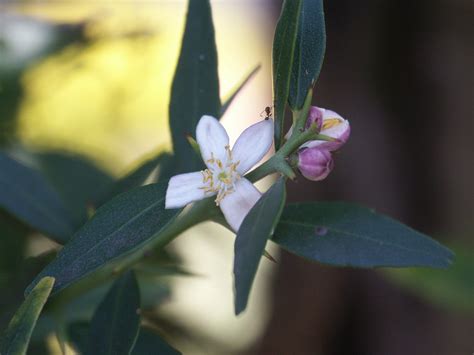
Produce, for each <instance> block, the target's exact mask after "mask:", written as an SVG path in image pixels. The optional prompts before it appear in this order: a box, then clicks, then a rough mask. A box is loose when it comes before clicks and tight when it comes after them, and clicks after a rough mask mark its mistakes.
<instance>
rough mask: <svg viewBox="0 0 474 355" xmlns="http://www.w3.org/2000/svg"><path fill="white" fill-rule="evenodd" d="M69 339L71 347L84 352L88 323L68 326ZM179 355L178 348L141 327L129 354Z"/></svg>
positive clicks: (86, 342)
mask: <svg viewBox="0 0 474 355" xmlns="http://www.w3.org/2000/svg"><path fill="white" fill-rule="evenodd" d="M68 335H69V340H70V341H71V343H72V345H73V347H74V348H75V349H76V350H77V351H78V352H79V353H81V354H86V349H87V344H88V341H89V340H88V336H89V324H87V323H86V322H76V323H73V324H71V325H70V326H69V328H68ZM155 354H159V355H179V354H181V353H180V352H179V351H178V350H176V349H174V348H173V347H171V346H170V345H169V344H167V343H166V342H165V341H164V340H163V339H161V337H160V336H159V335H158V334H156V333H155V332H154V331H152V330H150V329H148V328H145V327H142V328H140V333H139V334H138V338H137V341H136V343H135V346H134V347H133V350H132V352H131V355H155Z"/></svg>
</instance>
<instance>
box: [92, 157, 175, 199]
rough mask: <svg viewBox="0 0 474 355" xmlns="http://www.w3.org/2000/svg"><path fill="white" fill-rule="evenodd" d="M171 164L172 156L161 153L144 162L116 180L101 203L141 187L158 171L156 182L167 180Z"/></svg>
mask: <svg viewBox="0 0 474 355" xmlns="http://www.w3.org/2000/svg"><path fill="white" fill-rule="evenodd" d="M172 162H173V156H172V155H171V154H169V153H166V152H165V153H161V154H158V155H157V156H155V157H153V158H151V159H148V160H146V161H145V162H143V163H142V164H140V165H139V166H138V167H137V168H136V169H134V170H132V171H131V172H130V173H128V174H127V175H125V176H124V177H122V178H120V179H119V180H117V181H116V182H115V183H114V184H113V185H112V186H111V188H110V189H109V191H108V192H107V193H106V194H105V196H104V197H103V198H102V199H101V201H102V203H104V202H106V201H108V200H110V199H111V198H113V197H115V196H117V195H120V194H121V193H123V192H126V191H128V190H131V189H132V188H134V187H139V186H141V185H142V184H143V183H144V182H145V181H146V180H147V179H148V178H149V177H150V175H151V174H152V173H153V172H154V171H156V170H158V176H159V178H157V179H154V180H155V181H158V180H159V179H167V178H169V177H170V175H171V174H170V172H171V169H172V167H171V163H172ZM102 203H100V204H99V205H101V204H102Z"/></svg>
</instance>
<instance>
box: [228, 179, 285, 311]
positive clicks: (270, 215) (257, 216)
mask: <svg viewBox="0 0 474 355" xmlns="http://www.w3.org/2000/svg"><path fill="white" fill-rule="evenodd" d="M285 199H286V190H285V180H284V179H283V178H280V179H279V180H278V181H277V182H276V183H275V184H274V185H273V186H272V187H271V188H270V189H269V190H268V191H267V192H266V193H264V194H263V195H262V197H261V198H260V199H259V200H258V202H257V203H256V204H255V206H254V207H253V208H252V209H251V210H250V212H249V213H248V215H247V216H246V217H245V219H244V221H243V222H242V225H241V226H240V229H239V231H238V232H237V237H236V239H235V245H234V253H235V258H234V285H235V313H236V314H239V313H241V312H242V311H243V310H245V308H246V307H247V301H248V298H249V294H250V289H251V288H252V283H253V279H254V278H255V274H256V273H257V268H258V264H259V262H260V258H261V256H262V254H263V253H264V252H265V245H266V243H267V240H268V238H270V236H271V235H272V233H273V230H274V228H275V226H276V225H277V223H278V219H279V218H280V215H281V212H282V210H283V206H284V204H285Z"/></svg>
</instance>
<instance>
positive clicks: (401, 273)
mask: <svg viewBox="0 0 474 355" xmlns="http://www.w3.org/2000/svg"><path fill="white" fill-rule="evenodd" d="M452 250H454V252H455V253H456V259H455V260H454V263H453V265H451V267H450V268H449V269H448V270H433V269H427V268H417V269H388V270H385V272H384V275H386V276H387V277H388V278H389V279H390V280H391V281H392V282H394V283H396V284H397V285H399V286H401V287H403V288H405V289H407V290H409V291H411V292H412V293H415V294H416V295H417V296H419V297H422V298H423V299H425V300H427V301H430V302H432V303H434V304H436V305H439V306H442V307H445V308H447V309H449V310H456V311H459V312H464V314H466V313H470V314H474V303H473V302H472V300H474V278H473V277H472V275H474V249H473V248H472V246H468V245H462V246H461V245H458V246H453V248H452Z"/></svg>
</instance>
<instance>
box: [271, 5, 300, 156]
mask: <svg viewBox="0 0 474 355" xmlns="http://www.w3.org/2000/svg"><path fill="white" fill-rule="evenodd" d="M301 2H302V0H285V2H284V4H283V9H282V12H281V15H280V19H279V20H278V24H277V27H276V30H275V37H274V39H273V100H274V104H275V149H277V150H278V148H279V147H280V142H281V139H282V137H283V123H284V118H285V106H286V102H287V99H288V94H289V89H290V79H291V71H292V67H293V62H294V56H295V47H296V36H297V32H298V22H299V17H300V12H301Z"/></svg>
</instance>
